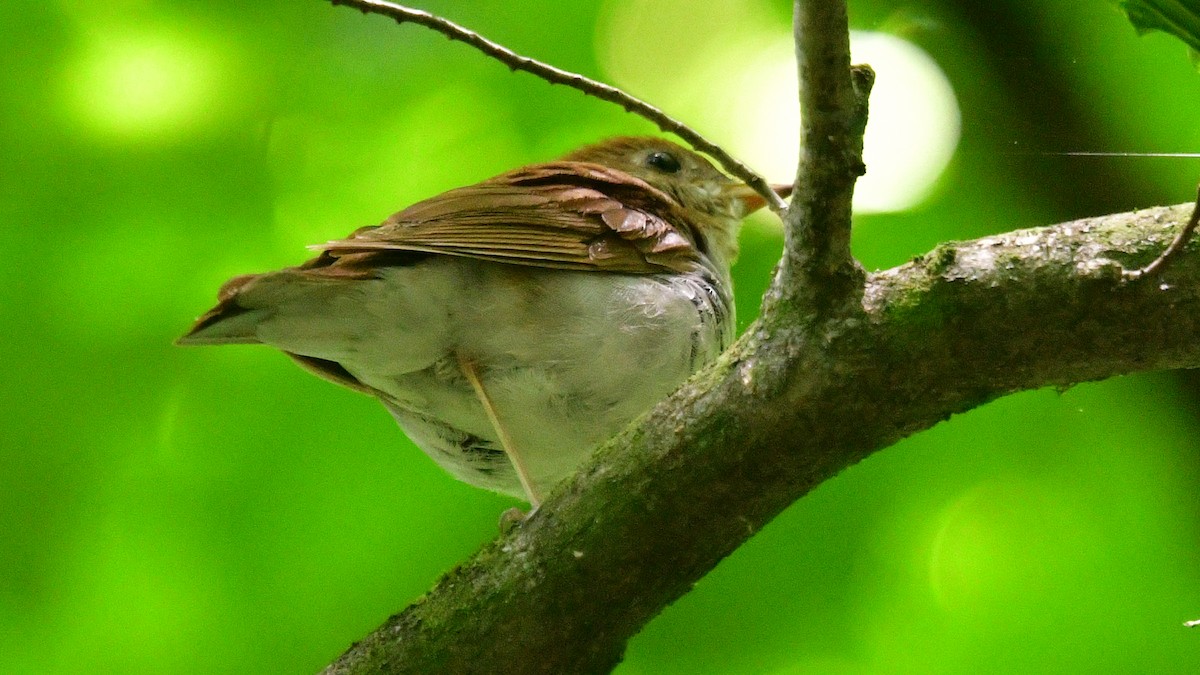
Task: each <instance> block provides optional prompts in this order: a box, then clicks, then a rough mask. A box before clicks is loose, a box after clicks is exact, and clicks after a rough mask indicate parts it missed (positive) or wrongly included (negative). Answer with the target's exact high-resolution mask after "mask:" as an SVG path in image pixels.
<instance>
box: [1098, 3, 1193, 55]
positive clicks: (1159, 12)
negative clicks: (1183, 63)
mask: <svg viewBox="0 0 1200 675" xmlns="http://www.w3.org/2000/svg"><path fill="white" fill-rule="evenodd" d="M1117 6H1119V7H1120V8H1121V9H1122V10H1123V11H1124V12H1125V14H1126V15H1127V16H1128V17H1129V22H1130V23H1132V24H1133V27H1134V28H1136V29H1137V31H1138V33H1139V34H1144V33H1148V32H1150V31H1152V30H1160V31H1163V32H1164V33H1170V34H1171V35H1174V36H1175V37H1177V38H1179V39H1180V40H1183V42H1184V43H1185V44H1186V45H1187V46H1188V47H1189V48H1190V50H1191V52H1192V57H1193V60H1195V59H1196V54H1197V52H1200V0H1118V1H1117Z"/></svg>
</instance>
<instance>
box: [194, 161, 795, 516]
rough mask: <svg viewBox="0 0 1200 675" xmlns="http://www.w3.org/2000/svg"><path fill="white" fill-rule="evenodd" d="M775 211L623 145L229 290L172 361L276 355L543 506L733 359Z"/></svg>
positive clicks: (473, 474)
mask: <svg viewBox="0 0 1200 675" xmlns="http://www.w3.org/2000/svg"><path fill="white" fill-rule="evenodd" d="M776 189H777V191H779V192H780V193H781V194H784V195H786V194H787V192H788V191H790V187H780V188H776ZM763 204H764V200H763V199H762V197H760V196H759V195H758V194H756V193H755V192H754V191H753V190H751V189H750V188H749V187H747V186H746V185H744V184H741V183H737V182H734V181H733V180H731V179H730V178H728V177H727V176H725V175H724V174H722V173H721V172H720V171H718V170H717V169H716V168H714V167H713V166H712V165H711V164H710V163H709V162H708V161H707V160H706V159H704V158H703V157H701V156H700V155H698V154H696V153H694V152H691V151H689V150H686V149H684V148H682V147H679V146H678V145H675V144H674V143H671V142H668V141H665V140H662V139H657V138H614V139H610V140H607V141H604V142H602V143H599V144H597V145H592V146H588V147H585V148H582V149H579V150H576V151H575V152H572V153H570V154H568V155H566V156H564V157H563V158H561V159H559V160H557V161H554V162H549V163H545V164H535V165H531V166H526V167H523V168H519V169H515V170H513V171H509V172H507V173H503V174H501V175H499V176H496V177H495V178H491V179H488V180H485V181H483V182H481V183H478V184H475V185H470V186H467V187H462V188H458V189H455V190H450V191H449V192H446V193H443V194H441V195H438V196H436V197H433V198H430V199H427V200H425V201H422V202H418V203H416V204H414V205H412V206H410V207H408V208H407V209H405V210H403V211H401V212H399V213H397V214H395V215H393V216H391V217H390V218H388V219H387V220H386V221H384V222H383V223H382V224H380V225H377V226H371V227H365V228H362V229H359V230H357V231H355V232H354V233H352V234H351V235H350V236H349V237H347V238H345V239H338V240H334V241H330V242H328V243H326V244H322V245H319V246H315V247H313V248H315V249H317V250H319V251H320V255H318V256H317V257H316V258H313V259H311V260H309V261H308V262H306V263H304V264H302V265H300V266H299V267H292V268H287V269H283V270H280V271H277V272H268V273H265V274H253V275H246V276H240V277H236V278H234V279H231V280H230V281H229V282H227V283H226V284H225V285H224V286H223V287H222V288H221V290H220V292H219V294H218V298H219V303H218V304H217V306H216V307H214V308H213V309H211V310H210V311H209V312H208V313H206V314H204V315H203V316H201V317H200V318H199V319H198V320H197V321H196V323H195V325H194V326H193V327H192V329H191V330H190V331H189V332H188V333H187V335H185V336H184V337H182V338H181V339H180V340H179V343H180V344H186V345H206V344H239V343H254V344H258V343H262V344H267V345H271V346H273V347H276V348H277V349H280V350H282V351H283V352H284V353H286V354H287V355H288V356H290V357H292V358H293V359H295V360H296V362H297V363H299V364H300V365H301V366H304V367H305V368H307V369H308V370H310V371H311V372H313V373H315V374H317V375H319V376H321V377H323V378H325V379H327V380H331V381H333V382H335V383H337V384H340V385H343V386H346V387H349V388H351V389H355V390H357V391H361V392H364V393H367V394H370V395H372V396H375V397H376V398H378V399H379V400H380V401H382V402H383V404H384V406H386V407H387V409H388V410H389V411H390V412H391V413H392V415H393V416H394V417H395V419H396V421H397V422H399V424H400V426H401V427H402V428H403V429H404V430H405V432H406V433H407V434H408V436H409V438H411V439H412V440H413V442H414V443H416V444H417V445H418V446H419V447H420V448H421V449H422V450H424V451H425V453H426V454H428V455H429V456H430V457H432V458H433V460H434V461H436V462H437V463H438V464H440V465H441V466H442V467H444V468H445V469H446V470H447V471H449V472H450V473H451V474H453V475H454V476H456V477H458V478H460V479H462V480H464V481H466V482H468V483H471V484H473V485H477V486H479V487H483V488H488V489H491V490H496V491H499V492H503V493H507V494H511V495H515V496H524V497H526V498H527V499H528V500H529V501H530V503H532V504H533V505H534V506H537V505H538V503H539V502H540V501H541V499H542V497H543V496H544V495H545V494H546V492H547V491H548V490H549V489H550V488H551V487H552V486H553V485H554V484H555V483H556V482H558V481H559V480H561V479H562V478H563V477H565V476H567V475H569V474H570V473H571V472H572V471H573V470H574V469H575V468H576V467H577V466H578V465H579V464H580V463H581V462H582V461H583V460H584V459H585V458H586V457H587V456H588V454H589V451H590V450H591V449H592V448H593V447H594V446H595V445H597V444H598V443H599V442H601V441H603V440H605V439H606V438H608V437H609V436H611V435H612V434H614V433H615V432H617V431H618V430H620V429H621V428H622V427H623V426H624V425H626V424H627V423H629V422H630V421H631V420H632V419H633V418H634V417H636V416H637V415H639V414H640V413H642V412H644V411H645V410H647V409H649V408H650V407H651V406H652V405H653V404H654V403H656V402H657V401H658V400H660V399H662V398H663V397H665V396H666V395H667V394H669V393H670V392H671V391H673V390H674V389H675V388H677V387H678V386H679V385H680V384H681V383H682V382H683V381H684V380H685V379H687V378H688V377H689V376H690V375H691V374H692V373H693V372H694V371H696V370H697V369H698V368H699V367H700V366H702V365H704V364H705V363H707V362H708V361H710V360H711V359H713V358H714V357H715V356H716V355H717V354H719V353H720V352H721V351H722V350H723V349H724V348H725V347H726V346H727V345H728V344H729V342H730V340H732V338H733V332H734V306H733V295H732V289H731V285H730V278H729V266H730V264H732V262H733V260H734V258H735V257H736V255H737V231H738V228H739V225H740V221H741V219H742V217H743V216H745V215H746V214H747V213H749V212H751V211H753V210H755V209H757V208H759V207H760V206H762V205H763Z"/></svg>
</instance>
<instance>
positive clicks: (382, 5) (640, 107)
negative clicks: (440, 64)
mask: <svg viewBox="0 0 1200 675" xmlns="http://www.w3.org/2000/svg"><path fill="white" fill-rule="evenodd" d="M329 1H330V2H331V3H332V4H334V5H348V6H350V7H354V8H356V9H358V10H359V11H361V12H362V13H363V14H382V15H383V16H387V17H390V18H392V19H393V20H394V21H395V22H396V23H415V24H418V25H421V26H424V27H426V28H429V29H431V30H434V31H437V32H438V33H441V34H442V35H445V36H446V37H448V38H450V39H451V40H457V41H458V42H462V43H463V44H467V45H470V46H472V47H474V48H475V49H478V50H479V51H481V52H483V53H484V54H486V55H488V56H490V57H491V58H493V59H496V60H497V61H499V62H501V63H503V64H504V65H506V66H508V67H509V68H510V69H512V70H522V71H525V72H527V73H529V74H531V75H533V76H535V77H538V78H541V79H543V80H545V81H547V82H549V83H550V84H561V85H564V86H567V87H570V88H572V89H575V90H577V91H581V92H583V93H584V94H587V95H589V96H594V97H596V98H598V99H601V100H604V101H608V102H609V103H615V104H617V105H619V106H621V107H622V108H624V109H625V110H626V111H627V112H630V113H633V114H635V115H638V116H639V117H642V118H645V119H647V120H649V121H650V122H652V123H654V124H655V125H657V126H658V128H659V129H661V130H663V131H665V132H667V133H670V134H675V135H676V136H678V137H679V138H681V139H683V140H684V141H686V142H687V143H688V144H690V145H691V146H692V147H693V148H695V149H696V150H699V151H700V152H703V153H705V154H707V155H709V156H710V157H712V158H713V159H715V160H717V163H719V164H720V165H721V166H723V167H725V170H726V171H728V172H729V173H731V174H733V175H734V176H735V177H737V178H739V179H740V180H742V182H744V183H746V184H747V185H749V186H750V187H752V188H754V190H755V192H757V193H758V194H759V195H761V196H762V198H763V199H765V200H766V202H767V206H769V207H770V208H771V210H772V211H774V212H776V213H783V212H785V211H786V210H787V204H785V203H784V201H783V199H782V198H780V196H779V195H778V194H777V193H776V192H775V191H774V190H772V189H771V185H770V184H769V183H767V181H766V179H765V178H763V177H762V176H760V175H759V174H757V173H755V172H754V170H753V169H751V168H750V167H748V166H746V165H745V164H744V163H742V162H741V161H739V160H738V159H736V158H735V157H733V155H730V154H729V153H728V152H726V151H725V150H724V149H723V148H721V146H719V145H717V144H716V143H713V142H712V141H710V140H708V139H707V138H705V137H704V136H701V135H700V134H699V133H698V132H697V131H696V130H695V129H692V128H691V127H689V126H688V125H686V124H684V123H683V122H681V121H679V120H677V119H675V118H674V117H671V116H670V115H668V114H667V113H665V112H663V111H662V110H661V109H659V108H657V107H655V106H653V105H651V104H649V103H647V102H646V101H643V100H641V99H639V98H637V97H635V96H632V95H630V94H628V93H626V92H624V91H622V90H621V89H617V88H616V87H613V86H611V85H607V84H605V83H603V82H599V81H597V80H593V79H591V78H589V77H585V76H583V75H580V74H578V73H572V72H570V71H568V70H563V69H561V68H556V67H555V66H552V65H550V64H548V63H543V62H542V61H538V60H537V59H532V58H530V57H528V56H523V55H521V54H518V53H516V52H514V51H513V50H511V49H509V48H508V47H505V46H504V45H502V44H499V43H497V42H493V41H492V40H489V39H487V38H485V37H483V36H482V35H480V34H479V33H476V32H475V31H473V30H471V29H469V28H466V27H465V26H460V25H458V24H456V23H454V22H453V21H450V20H449V19H444V18H442V17H440V16H437V15H435V14H431V13H429V12H426V11H423V10H420V9H413V8H411V7H405V6H403V5H397V4H395V3H392V2H387V1H386V0H329Z"/></svg>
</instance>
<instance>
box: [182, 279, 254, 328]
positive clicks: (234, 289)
mask: <svg viewBox="0 0 1200 675" xmlns="http://www.w3.org/2000/svg"><path fill="white" fill-rule="evenodd" d="M260 276H262V275H258V274H247V275H243V276H240V277H234V278H233V279H230V280H229V281H228V282H226V283H225V285H224V286H222V287H221V290H220V291H219V292H218V293H217V299H218V303H217V306H216V307H213V308H212V309H210V310H208V311H207V312H205V313H204V314H203V315H202V316H201V317H200V318H198V319H196V323H194V324H192V327H191V329H190V330H188V332H187V333H185V334H184V335H183V337H181V338H179V339H178V340H176V341H175V344H177V345H187V346H191V345H238V344H242V345H245V344H259V343H261V342H262V341H261V340H260V339H259V338H258V335H257V331H258V325H259V324H260V323H261V322H262V320H263V319H264V318H266V316H267V314H268V313H267V311H266V310H263V309H251V308H248V307H245V306H243V305H242V304H241V303H239V302H238V294H239V293H240V291H241V290H242V289H243V288H245V287H246V286H247V285H248V284H251V283H253V282H254V281H255V280H256V279H258V278H259V277H260Z"/></svg>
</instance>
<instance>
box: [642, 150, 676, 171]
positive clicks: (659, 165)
mask: <svg viewBox="0 0 1200 675" xmlns="http://www.w3.org/2000/svg"><path fill="white" fill-rule="evenodd" d="M646 166H651V167H654V168H655V169H658V170H659V171H661V172H663V173H677V172H678V171H679V169H680V166H679V160H678V159H676V158H675V155H672V154H671V153H669V152H661V151H659V152H652V153H650V155H649V156H647V157H646Z"/></svg>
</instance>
